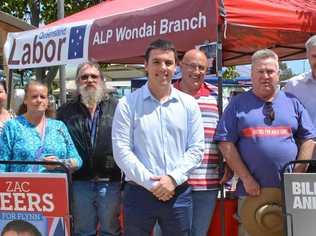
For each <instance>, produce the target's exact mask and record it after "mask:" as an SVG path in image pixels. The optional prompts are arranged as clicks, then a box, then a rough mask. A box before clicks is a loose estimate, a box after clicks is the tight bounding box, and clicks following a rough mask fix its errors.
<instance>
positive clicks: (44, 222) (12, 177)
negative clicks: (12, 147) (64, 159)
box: [0, 161, 72, 236]
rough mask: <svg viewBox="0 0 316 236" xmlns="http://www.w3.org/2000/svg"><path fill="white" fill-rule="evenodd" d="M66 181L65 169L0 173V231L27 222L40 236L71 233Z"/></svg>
mask: <svg viewBox="0 0 316 236" xmlns="http://www.w3.org/2000/svg"><path fill="white" fill-rule="evenodd" d="M17 162H19V161H17ZM0 163H1V164H3V163H5V161H0ZM14 164H17V163H16V162H14ZM27 164H30V162H27ZM37 164H44V163H43V162H39V163H37ZM45 164H46V162H45ZM51 164H54V163H51ZM55 164H57V165H60V164H61V163H55ZM61 165H62V164H61ZM69 181H70V179H69V173H23V172H2V173H0V232H2V230H3V228H5V227H6V225H7V224H9V223H10V222H11V223H10V226H12V225H14V224H21V222H22V223H24V222H28V223H27V224H32V225H33V226H35V227H36V229H37V230H38V231H39V232H40V233H41V235H43V236H71V232H72V230H71V218H70V216H71V215H70V212H71V209H70V199H69V196H70V193H69V185H70V184H69V183H70V182H69Z"/></svg>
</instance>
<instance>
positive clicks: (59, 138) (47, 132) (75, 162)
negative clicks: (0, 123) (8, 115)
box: [0, 81, 82, 172]
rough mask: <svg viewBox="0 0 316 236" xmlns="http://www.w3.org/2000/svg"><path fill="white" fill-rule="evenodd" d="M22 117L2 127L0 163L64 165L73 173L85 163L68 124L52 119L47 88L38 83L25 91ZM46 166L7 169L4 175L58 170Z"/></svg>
mask: <svg viewBox="0 0 316 236" xmlns="http://www.w3.org/2000/svg"><path fill="white" fill-rule="evenodd" d="M18 115H19V116H17V117H16V119H12V120H9V121H8V122H7V123H6V124H5V126H4V127H3V133H2V135H1V139H0V142H2V143H1V149H0V159H1V160H21V161H61V162H64V163H65V164H66V166H67V167H68V168H69V169H70V170H71V171H74V170H76V169H78V168H80V167H81V165H82V160H81V158H80V156H79V154H78V152H77V150H76V148H75V146H74V144H73V141H72V139H71V137H70V135H69V133H68V130H67V128H66V126H65V124H64V123H63V122H61V121H57V120H54V119H51V118H49V117H50V116H52V115H53V113H52V111H51V109H49V102H48V88H47V86H46V85H45V84H43V83H41V82H39V81H31V82H30V83H29V84H28V85H27V86H26V87H25V97H24V101H23V104H22V105H21V107H20V109H19V113H18ZM55 168H56V166H54V165H53V166H52V165H46V166H45V167H43V166H40V167H39V166H37V165H7V166H5V167H3V166H2V167H0V170H2V171H10V172H11V171H12V172H13V171H15V172H38V171H44V172H45V171H47V170H52V169H55Z"/></svg>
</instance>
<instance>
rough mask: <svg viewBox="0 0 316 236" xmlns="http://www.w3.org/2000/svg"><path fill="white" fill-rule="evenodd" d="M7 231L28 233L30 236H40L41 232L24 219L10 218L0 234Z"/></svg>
mask: <svg viewBox="0 0 316 236" xmlns="http://www.w3.org/2000/svg"><path fill="white" fill-rule="evenodd" d="M9 231H14V232H16V233H18V234H20V233H26V232H27V233H30V234H31V235H32V236H42V234H41V232H40V231H39V230H38V229H37V228H36V227H35V226H34V225H33V224H31V223H29V222H27V221H25V220H12V221H10V222H9V223H7V224H6V226H4V228H3V230H2V232H1V236H3V235H4V234H5V233H7V232H9Z"/></svg>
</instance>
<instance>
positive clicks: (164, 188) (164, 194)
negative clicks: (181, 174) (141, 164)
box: [151, 175, 176, 202]
mask: <svg viewBox="0 0 316 236" xmlns="http://www.w3.org/2000/svg"><path fill="white" fill-rule="evenodd" d="M151 180H155V181H158V183H157V184H156V185H155V187H153V188H152V189H151V192H152V193H153V194H154V196H155V197H157V198H158V199H159V200H161V201H164V202H165V201H168V200H170V199H171V198H172V197H173V196H174V194H175V189H176V184H175V182H174V180H173V179H172V177H170V176H168V175H164V176H153V177H151Z"/></svg>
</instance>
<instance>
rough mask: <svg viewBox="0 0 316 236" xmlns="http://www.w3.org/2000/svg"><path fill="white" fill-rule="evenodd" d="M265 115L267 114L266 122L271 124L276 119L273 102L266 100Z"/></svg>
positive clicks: (263, 110)
mask: <svg viewBox="0 0 316 236" xmlns="http://www.w3.org/2000/svg"><path fill="white" fill-rule="evenodd" d="M262 112H263V115H264V116H265V118H264V121H265V123H267V124H269V125H271V124H272V122H273V121H274V119H275V112H274V110H273V107H272V102H266V103H265V104H264V106H263V109H262Z"/></svg>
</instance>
